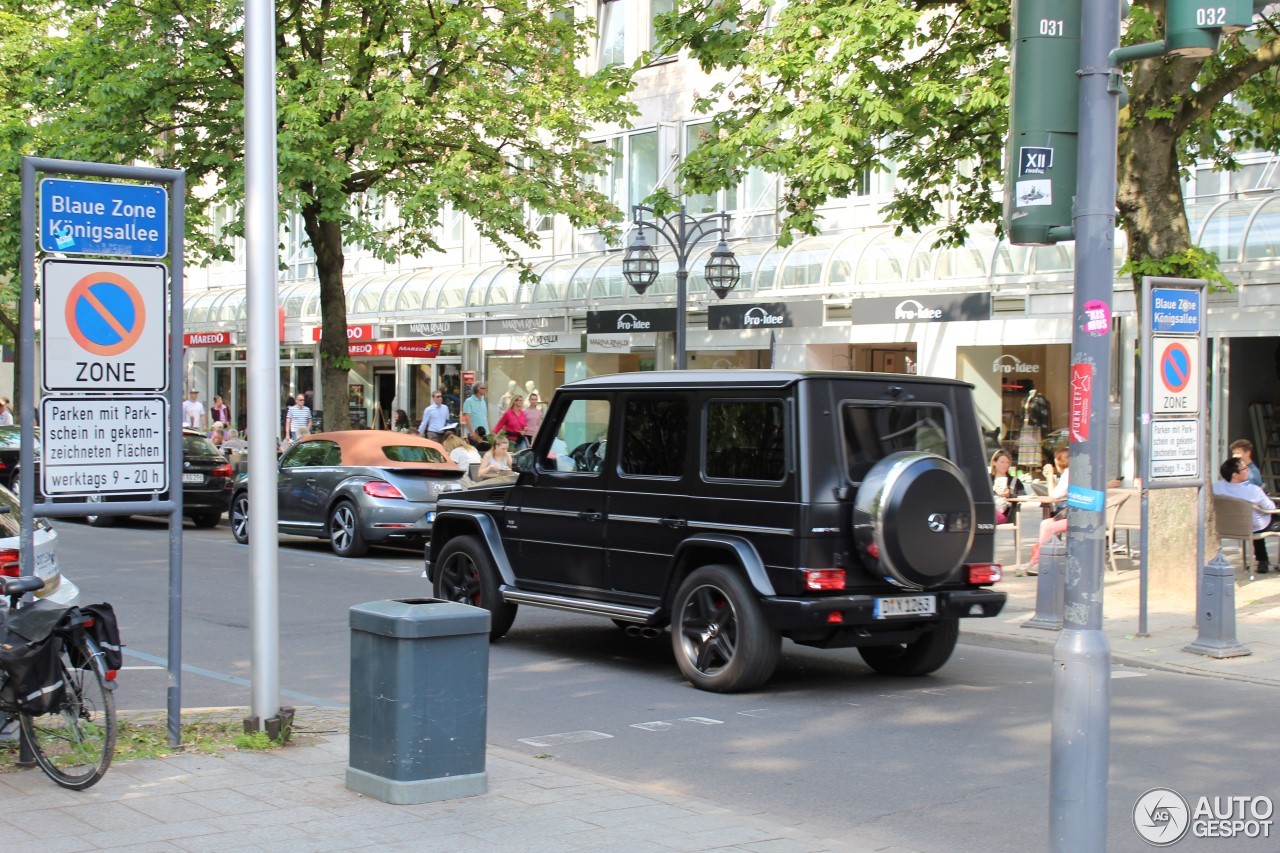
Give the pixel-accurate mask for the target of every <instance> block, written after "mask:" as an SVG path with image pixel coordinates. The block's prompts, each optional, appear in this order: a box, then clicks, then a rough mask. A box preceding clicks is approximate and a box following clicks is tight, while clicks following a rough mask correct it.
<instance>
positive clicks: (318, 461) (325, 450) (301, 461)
mask: <svg viewBox="0 0 1280 853" xmlns="http://www.w3.org/2000/svg"><path fill="white" fill-rule="evenodd" d="M333 450H338V446H337V445H336V444H334V443H333V442H332V441H304V442H302V443H301V444H298V445H296V446H294V448H293V449H292V450H290V451H289V454H288V455H287V456H285V458H284V461H283V462H282V463H280V467H282V468H313V467H316V466H320V465H329V464H330V462H329V459H330V458H332V457H333V456H334V455H335V454H333V453H332V452H331V451H333ZM336 455H337V456H338V457H339V458H340V457H341V451H339V453H338V454H336Z"/></svg>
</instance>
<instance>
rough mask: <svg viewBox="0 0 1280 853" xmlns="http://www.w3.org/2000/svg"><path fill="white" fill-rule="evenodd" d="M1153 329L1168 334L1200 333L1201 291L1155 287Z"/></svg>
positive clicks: (1152, 308)
mask: <svg viewBox="0 0 1280 853" xmlns="http://www.w3.org/2000/svg"><path fill="white" fill-rule="evenodd" d="M1151 331H1152V332H1155V333H1157V334H1160V333H1163V334H1167V335H1198V334H1200V291H1199V290H1190V289H1183V288H1165V287H1159V288H1154V287H1153V288H1152V289H1151Z"/></svg>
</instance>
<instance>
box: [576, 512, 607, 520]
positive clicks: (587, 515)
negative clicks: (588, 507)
mask: <svg viewBox="0 0 1280 853" xmlns="http://www.w3.org/2000/svg"><path fill="white" fill-rule="evenodd" d="M578 518H580V519H582V520H583V521H600V520H602V519H603V518H604V513H602V512H580V513H578Z"/></svg>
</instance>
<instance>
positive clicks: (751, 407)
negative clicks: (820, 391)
mask: <svg viewBox="0 0 1280 853" xmlns="http://www.w3.org/2000/svg"><path fill="white" fill-rule="evenodd" d="M784 434H785V430H784V427H783V410H782V403H780V402H778V401H777V400H760V401H733V402H724V403H717V402H712V403H710V404H708V406H707V438H706V453H707V459H706V474H707V477H709V478H712V479H724V480H764V481H769V482H778V481H779V480H781V479H783V477H784V476H785V475H786V453H785V450H784V448H785V447H786V442H785V441H784Z"/></svg>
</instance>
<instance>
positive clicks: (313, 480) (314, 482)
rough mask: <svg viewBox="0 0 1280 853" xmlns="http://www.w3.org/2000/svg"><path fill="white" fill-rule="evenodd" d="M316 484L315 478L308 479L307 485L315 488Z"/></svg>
mask: <svg viewBox="0 0 1280 853" xmlns="http://www.w3.org/2000/svg"><path fill="white" fill-rule="evenodd" d="M315 484H316V478H315V477H308V478H307V485H308V486H314V485H315Z"/></svg>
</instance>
